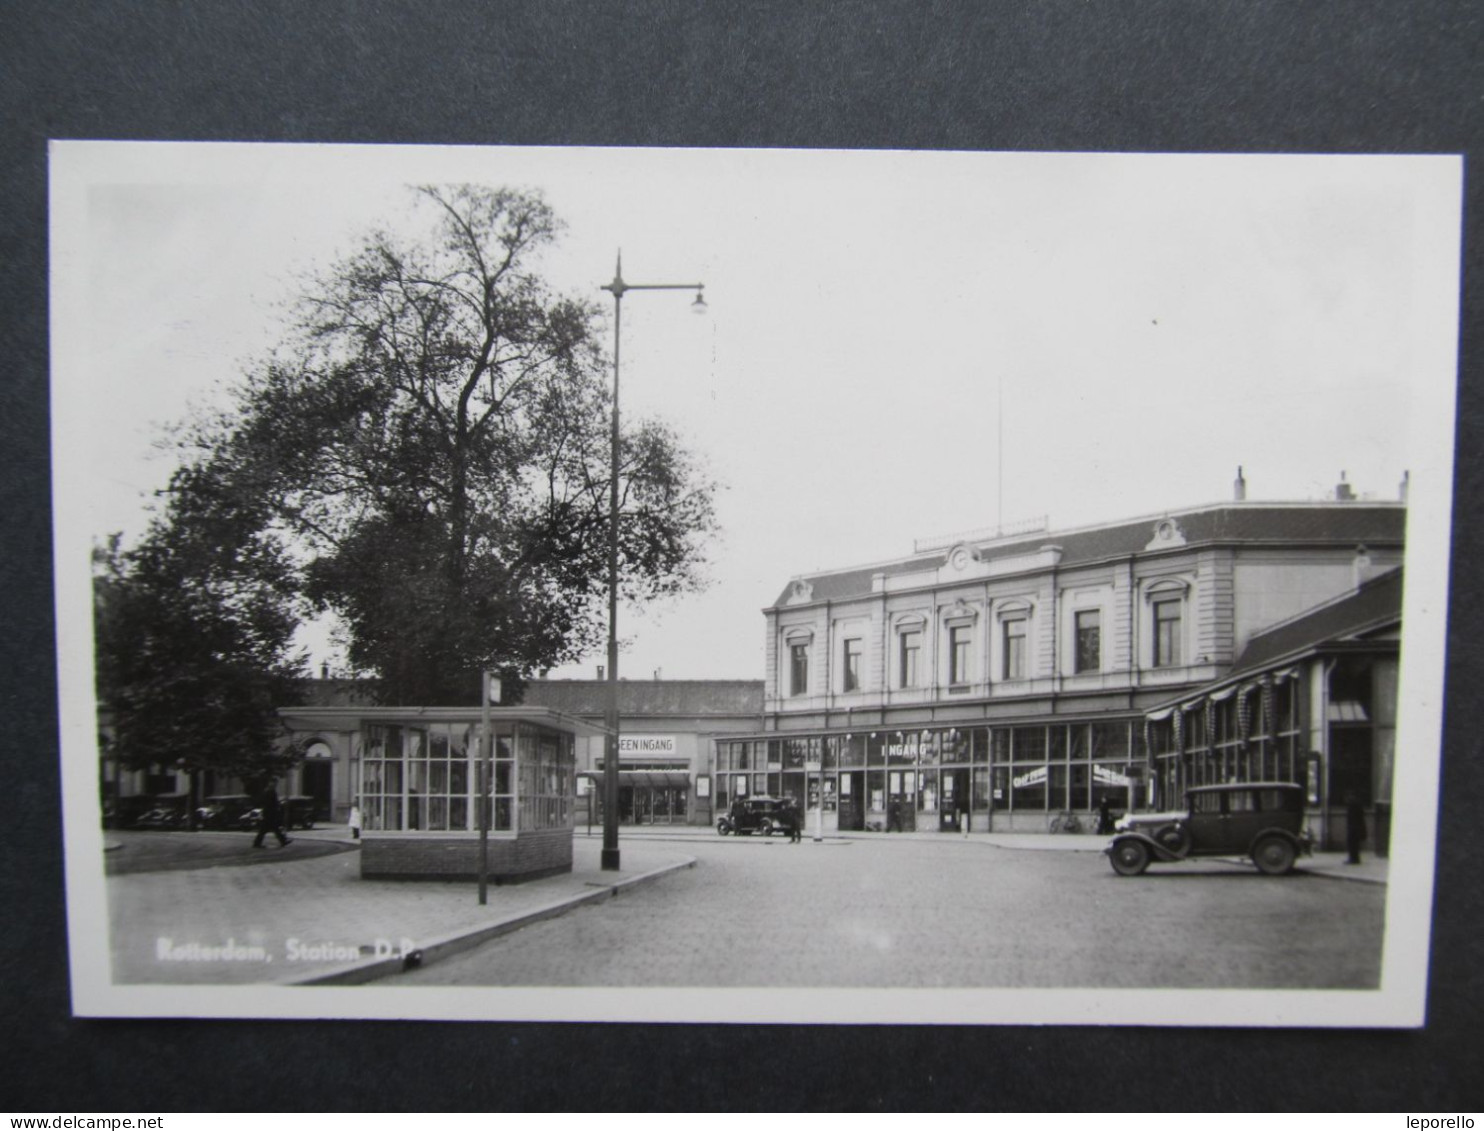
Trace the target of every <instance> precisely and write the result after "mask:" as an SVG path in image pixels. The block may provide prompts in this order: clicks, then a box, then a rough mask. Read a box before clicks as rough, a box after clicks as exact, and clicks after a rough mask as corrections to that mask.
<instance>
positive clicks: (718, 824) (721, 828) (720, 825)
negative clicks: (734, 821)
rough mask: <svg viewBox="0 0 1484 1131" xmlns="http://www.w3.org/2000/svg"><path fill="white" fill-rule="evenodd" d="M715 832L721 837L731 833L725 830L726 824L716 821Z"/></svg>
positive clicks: (729, 830)
mask: <svg viewBox="0 0 1484 1131" xmlns="http://www.w3.org/2000/svg"><path fill="white" fill-rule="evenodd" d="M716 831H717V832H718V833H720V834H721V835H722V836H726V835H727V833H729V832H731V831H732V830H731V829H729V828H727V823H726V822H725V821H717V822H716Z"/></svg>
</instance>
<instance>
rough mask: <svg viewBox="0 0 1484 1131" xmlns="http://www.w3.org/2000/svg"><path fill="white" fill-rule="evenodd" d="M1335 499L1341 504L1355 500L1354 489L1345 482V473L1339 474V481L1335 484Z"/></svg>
mask: <svg viewBox="0 0 1484 1131" xmlns="http://www.w3.org/2000/svg"><path fill="white" fill-rule="evenodd" d="M1335 498H1336V499H1337V500H1339V501H1340V502H1342V503H1349V502H1353V501H1354V500H1355V489H1354V488H1353V487H1351V486H1350V484H1348V483H1346V482H1345V473H1344V472H1343V471H1342V472H1340V481H1339V482H1338V483H1336V484H1335Z"/></svg>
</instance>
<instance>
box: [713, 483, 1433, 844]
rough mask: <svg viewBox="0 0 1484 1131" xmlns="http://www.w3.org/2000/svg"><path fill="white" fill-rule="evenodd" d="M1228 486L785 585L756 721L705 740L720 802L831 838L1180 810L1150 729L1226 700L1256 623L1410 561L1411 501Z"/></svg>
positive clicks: (1017, 827) (769, 612) (772, 624)
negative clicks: (1266, 495) (778, 811)
mask: <svg viewBox="0 0 1484 1131" xmlns="http://www.w3.org/2000/svg"><path fill="white" fill-rule="evenodd" d="M1235 488H1236V489H1235V492H1234V493H1235V498H1234V499H1233V500H1232V501H1231V502H1225V503H1216V504H1211V505H1208V506H1201V507H1193V508H1188V509H1183V510H1178V511H1169V512H1166V513H1162V514H1157V515H1150V516H1147V517H1143V518H1134V519H1127V520H1122V521H1117V522H1108V523H1100V524H1097V525H1092V526H1086V527H1080V528H1076V529H1068V530H1061V531H1055V532H1052V531H1049V530H1047V529H1045V528H1044V527H1042V528H1041V529H1036V530H1030V531H1023V532H1021V533H1017V534H1008V535H998V534H988V533H984V534H975V535H967V536H962V537H955V538H951V539H943V540H938V541H936V542H932V543H927V544H918V545H917V546H915V547H914V552H913V553H912V554H910V555H906V556H904V557H902V558H900V559H897V560H893V561H889V562H884V563H879V564H875V565H867V566H860V567H854V568H848V569H840V570H831V571H825V572H820V573H813V574H807V575H802V576H798V577H795V578H793V579H792V580H791V581H789V582H788V584H787V585H786V586H785V587H784V589H783V591H782V592H781V593H780V594H779V595H778V597H777V599H776V600H775V601H774V602H773V604H772V605H770V606H769V607H767V608H766V609H765V610H764V611H763V612H764V619H765V633H766V636H765V656H766V670H765V677H764V690H763V705H762V725H761V727H760V728H758V730H757V731H756V732H754V733H752V734H749V735H738V736H737V737H735V738H730V737H728V738H720V739H718V741H717V752H716V769H715V774H716V784H715V788H714V790H713V793H714V795H715V807H716V808H718V809H721V808H725V806H726V805H727V804H728V803H729V802H730V801H731V800H732V799H733V798H737V797H742V796H747V795H755V794H759V793H766V794H770V795H784V796H792V797H794V798H795V799H797V800H799V801H800V802H802V803H803V804H805V805H806V806H807V807H809V808H811V809H812V808H814V807H815V806H816V805H819V806H820V807H821V808H822V810H823V819H824V825H825V829H826V831H830V830H839V831H853V830H876V831H888V830H890V829H892V828H899V829H902V830H904V831H905V830H910V829H918V830H921V829H935V830H962V829H964V827H965V825H967V826H968V827H969V828H970V829H972V830H979V831H986V830H990V829H995V830H1000V831H1005V830H1013V831H1044V830H1046V829H1047V828H1048V827H1049V825H1050V823H1051V822H1052V820H1053V819H1054V818H1057V817H1058V816H1059V815H1061V814H1063V813H1066V812H1071V813H1074V814H1083V815H1090V814H1091V813H1092V812H1093V811H1094V810H1096V809H1097V807H1098V805H1099V803H1100V802H1101V801H1102V800H1103V799H1104V798H1106V799H1107V800H1108V801H1109V803H1110V805H1111V806H1112V807H1113V808H1114V809H1115V810H1122V811H1126V810H1129V809H1147V808H1151V807H1163V806H1164V805H1177V804H1179V802H1180V800H1181V799H1180V797H1178V796H1176V794H1177V793H1178V792H1179V791H1180V790H1181V789H1183V787H1184V785H1186V784H1189V782H1190V780H1192V779H1191V778H1190V776H1189V773H1188V772H1187V774H1186V776H1185V777H1181V776H1180V775H1179V773H1178V772H1177V771H1175V770H1172V769H1171V768H1170V760H1169V759H1168V758H1165V757H1163V756H1164V755H1165V754H1166V753H1167V752H1166V751H1164V750H1163V749H1162V748H1160V747H1158V746H1156V747H1155V748H1154V749H1153V750H1151V745H1150V743H1151V741H1155V742H1162V741H1164V740H1163V739H1162V738H1153V737H1152V734H1153V733H1154V731H1153V730H1152V729H1151V726H1150V725H1146V723H1149V724H1157V723H1158V722H1159V721H1160V720H1159V719H1158V713H1159V712H1160V711H1162V710H1166V709H1169V705H1170V704H1172V703H1175V702H1181V703H1184V702H1187V701H1189V700H1191V699H1193V698H1196V697H1200V696H1206V697H1207V698H1209V696H1210V695H1212V694H1221V689H1220V688H1216V690H1215V691H1211V690H1208V689H1211V688H1213V687H1216V685H1217V684H1219V683H1221V682H1222V681H1224V680H1226V679H1227V678H1228V677H1230V676H1232V675H1233V673H1234V672H1238V674H1240V673H1239V671H1238V669H1239V665H1240V666H1242V667H1245V666H1246V665H1247V662H1248V661H1247V660H1246V659H1245V658H1244V657H1246V656H1248V655H1251V654H1252V653H1250V652H1249V651H1248V650H1249V648H1252V647H1256V646H1257V645H1258V644H1259V643H1262V642H1263V641H1266V642H1270V641H1271V640H1272V639H1274V637H1272V636H1269V635H1265V634H1267V633H1268V632H1269V630H1274V631H1277V629H1276V628H1275V626H1279V625H1281V624H1283V623H1285V622H1290V621H1292V620H1293V619H1294V618H1298V617H1301V616H1303V615H1304V614H1307V613H1309V612H1311V611H1313V610H1316V609H1318V608H1319V607H1321V606H1324V605H1326V604H1327V603H1330V602H1333V601H1335V600H1336V599H1339V598H1344V597H1345V596H1347V595H1349V594H1351V593H1353V592H1354V591H1355V590H1356V588H1357V586H1359V585H1360V584H1362V583H1363V582H1365V581H1368V580H1369V579H1371V578H1372V577H1374V576H1376V575H1377V574H1380V573H1383V572H1385V571H1387V570H1390V569H1393V568H1395V567H1397V566H1399V565H1400V564H1401V562H1402V555H1403V549H1404V541H1405V526H1406V506H1405V502H1403V501H1398V502H1376V501H1363V500H1359V499H1356V498H1354V497H1353V494H1352V493H1351V492H1350V490H1349V488H1348V486H1346V485H1344V484H1342V486H1341V489H1340V490H1338V491H1337V492H1336V494H1337V498H1336V499H1335V500H1333V501H1323V502H1296V503H1268V502H1249V501H1247V500H1246V498H1245V482H1244V481H1243V480H1242V478H1241V476H1240V473H1239V475H1238V479H1237V483H1236V485H1235ZM1260 638H1261V639H1260ZM1263 646H1268V644H1267V643H1264V644H1263ZM1280 683H1282V681H1276V680H1275V681H1274V691H1273V694H1274V696H1275V698H1274V702H1275V703H1278V702H1281V701H1283V696H1285V695H1287V694H1288V692H1287V691H1286V690H1283V689H1282V688H1281V687H1279V684H1280ZM1285 686H1286V685H1285ZM1251 698H1252V697H1251V694H1250V693H1249V694H1247V695H1245V696H1243V697H1242V698H1241V701H1242V702H1244V703H1249V704H1250V702H1251ZM1274 710H1275V711H1276V710H1277V707H1276V706H1275V708H1274ZM1186 714H1187V715H1188V714H1189V712H1186ZM1155 729H1157V728H1155ZM1180 749H1181V751H1182V752H1190V753H1193V751H1194V748H1193V747H1191V746H1189V744H1188V743H1187V745H1186V746H1184V747H1181V748H1180ZM1285 772H1290V773H1293V774H1297V773H1298V772H1299V770H1298V769H1297V768H1296V767H1295V766H1289V767H1286V769H1285Z"/></svg>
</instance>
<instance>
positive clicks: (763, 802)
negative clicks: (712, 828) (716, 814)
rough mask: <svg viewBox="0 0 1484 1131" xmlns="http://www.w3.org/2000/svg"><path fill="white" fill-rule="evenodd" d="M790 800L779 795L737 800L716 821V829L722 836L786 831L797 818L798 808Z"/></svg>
mask: <svg viewBox="0 0 1484 1131" xmlns="http://www.w3.org/2000/svg"><path fill="white" fill-rule="evenodd" d="M790 804H791V803H790V802H788V801H785V800H783V799H782V798H778V797H748V798H745V799H743V800H741V801H738V802H736V803H735V804H733V806H732V807H731V808H730V809H728V810H727V812H726V815H725V816H723V817H722V818H721V819H720V820H718V821H717V822H716V831H717V832H719V833H720V834H721V835H722V836H726V835H727V834H728V833H735V834H736V835H738V836H747V835H748V834H749V833H755V832H756V833H762V834H763V836H772V835H773V833H774V832H775V831H777V832H786V831H787V830H788V829H789V827H790V822H791V821H792V820H797V819H799V818H798V813H797V810H794V809H792V808H790Z"/></svg>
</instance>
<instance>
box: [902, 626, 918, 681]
mask: <svg viewBox="0 0 1484 1131" xmlns="http://www.w3.org/2000/svg"><path fill="white" fill-rule="evenodd" d="M897 649H898V662H897V672H898V686H900V687H916V686H917V660H918V657H919V656H920V655H921V654H922V633H920V632H904V633H902V635H901V636H900V637H899V638H898V644H897Z"/></svg>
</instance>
